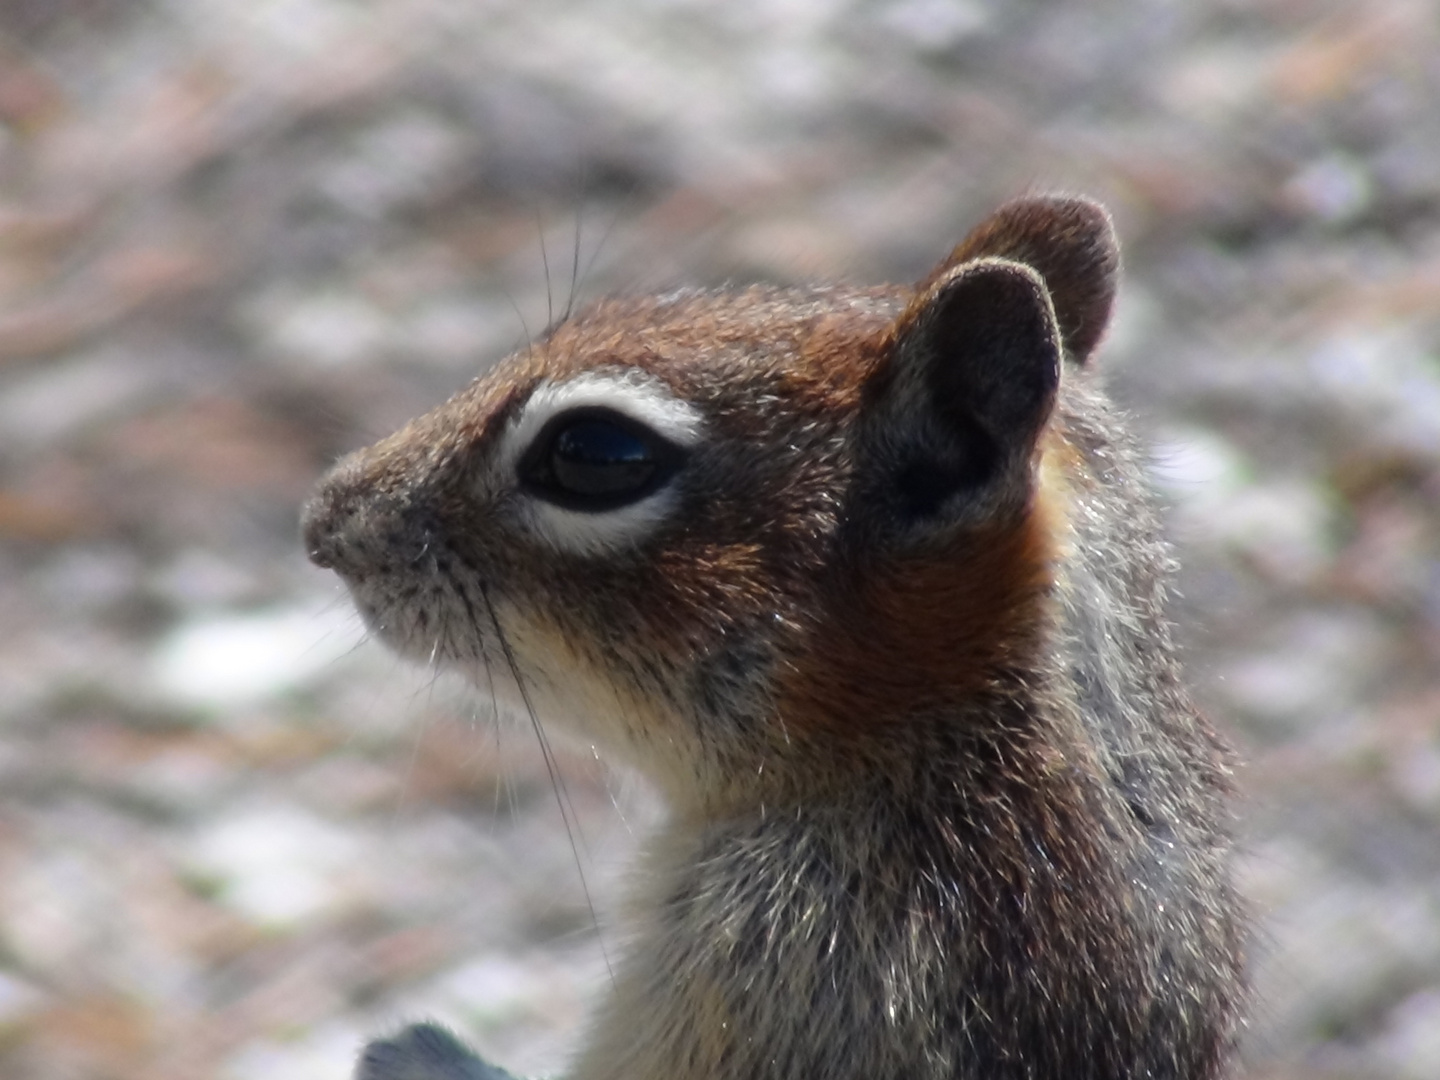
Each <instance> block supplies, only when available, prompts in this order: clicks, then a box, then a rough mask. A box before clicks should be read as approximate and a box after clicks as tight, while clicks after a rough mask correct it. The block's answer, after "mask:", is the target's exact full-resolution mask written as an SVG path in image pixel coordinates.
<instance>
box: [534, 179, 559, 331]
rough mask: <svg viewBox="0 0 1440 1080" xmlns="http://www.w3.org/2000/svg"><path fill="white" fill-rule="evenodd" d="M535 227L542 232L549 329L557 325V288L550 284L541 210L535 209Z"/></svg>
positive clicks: (542, 255) (547, 323)
mask: <svg viewBox="0 0 1440 1080" xmlns="http://www.w3.org/2000/svg"><path fill="white" fill-rule="evenodd" d="M535 228H536V229H537V230H539V233H540V265H542V266H543V267H544V268H545V325H546V329H549V328H551V327H553V326H554V325H555V290H554V287H553V286H552V285H551V284H550V254H549V252H547V251H546V250H545V222H544V219H542V218H541V216H540V210H539V208H538V207H537V208H536V210H535Z"/></svg>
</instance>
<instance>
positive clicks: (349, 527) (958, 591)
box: [304, 198, 1118, 812]
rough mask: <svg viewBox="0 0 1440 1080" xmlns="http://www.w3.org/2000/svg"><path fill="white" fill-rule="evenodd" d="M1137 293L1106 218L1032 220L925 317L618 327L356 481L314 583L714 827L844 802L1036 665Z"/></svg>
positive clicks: (979, 244)
mask: <svg viewBox="0 0 1440 1080" xmlns="http://www.w3.org/2000/svg"><path fill="white" fill-rule="evenodd" d="M1117 266H1118V255H1117V249H1116V244H1115V239H1114V234H1113V231H1112V229H1111V226H1110V222H1109V219H1108V217H1107V216H1106V214H1105V212H1104V211H1103V210H1101V209H1100V208H1099V207H1098V206H1096V205H1095V204H1093V203H1090V202H1086V201H1082V200H1076V199H1064V198H1030V199H1023V200H1020V201H1017V202H1014V203H1011V204H1009V205H1007V206H1005V207H1003V208H1001V209H1000V210H999V211H998V212H997V213H996V214H994V215H993V216H992V217H991V218H989V219H988V220H986V221H985V222H984V223H982V224H981V225H980V226H979V227H978V228H977V229H976V230H974V231H973V232H972V233H971V234H970V235H969V236H968V237H967V238H966V239H965V240H964V241H963V242H962V243H961V244H960V245H959V246H958V247H957V248H955V250H954V251H953V252H952V253H951V255H950V256H949V257H948V258H947V259H946V260H945V261H944V262H942V263H941V265H940V266H939V267H937V268H936V269H935V271H934V272H932V273H931V274H930V275H929V276H928V277H926V278H925V279H924V280H923V281H922V282H920V283H919V285H917V286H916V287H914V288H899V287H896V288H878V289H846V288H822V289H812V290H777V289H762V288H752V289H748V290H744V291H740V292H733V293H703V292H680V293H675V294H671V295H666V296H659V297H650V298H643V299H625V300H609V301H604V302H601V303H599V304H597V305H595V306H593V307H591V308H589V309H588V310H586V311H584V312H583V313H581V314H579V315H577V316H575V317H574V318H572V319H569V320H567V321H566V322H564V323H563V324H561V325H559V326H557V327H555V328H554V329H552V330H551V331H550V332H549V333H548V334H547V335H546V336H545V337H544V338H543V339H541V340H539V341H537V342H535V343H534V344H533V345H531V346H529V347H528V348H526V349H524V350H523V351H521V352H519V353H517V354H516V355H514V356H512V357H511V358H509V359H508V360H506V361H503V362H502V363H501V364H499V365H498V366H496V367H495V368H494V369H492V370H491V371H490V372H488V373H487V374H486V375H484V376H482V377H481V378H480V379H479V380H477V381H476V382H475V383H473V384H472V385H471V386H470V387H468V388H467V389H465V390H463V391H461V392H460V393H459V394H457V395H456V396H455V397H453V398H452V399H451V400H450V401H448V402H446V403H445V404H444V405H442V406H440V407H439V408H437V409H436V410H434V411H433V412H431V413H429V414H427V415H425V416H423V417H421V418H419V419H417V420H415V421H413V422H412V423H410V424H409V425H408V426H407V427H405V428H404V429H403V430H401V431H399V432H397V433H396V434H394V435H392V436H390V437H389V438H387V439H385V440H383V441H381V442H380V443H377V444H376V445H374V446H372V447H370V448H368V449H365V450H361V451H358V452H357V453H354V454H352V455H350V456H349V457H347V458H345V459H344V460H343V461H341V462H340V463H339V464H338V465H337V466H336V467H335V468H334V470H333V471H332V472H331V473H330V475H329V476H328V477H327V478H326V479H325V481H324V482H323V483H322V485H321V487H320V489H319V491H318V492H317V493H316V494H315V496H314V497H313V498H312V500H311V501H310V503H309V505H308V506H307V508H306V511H305V521H304V534H305V541H306V545H307V548H308V551H309V553H310V557H311V558H312V559H313V560H314V561H315V562H316V563H317V564H319V565H321V566H324V567H329V568H331V569H334V570H335V571H336V572H338V573H339V574H340V575H341V576H342V578H344V580H345V581H346V583H347V584H348V586H349V588H350V591H351V593H352V595H353V596H354V598H355V601H356V603H357V606H358V607H359V609H360V611H361V612H362V614H363V615H364V617H365V619H366V621H367V623H368V624H369V626H370V627H371V629H372V630H373V631H374V632H375V633H377V634H378V635H379V636H380V637H381V638H382V639H384V640H385V641H386V642H387V643H389V644H390V645H391V646H392V647H394V648H396V649H397V650H398V651H400V652H402V653H404V654H407V655H410V656H413V657H415V658H417V659H420V660H422V661H430V662H434V663H440V664H443V665H445V666H449V667H454V668H459V669H461V670H462V671H464V672H465V673H466V674H468V675H469V676H470V677H471V678H472V679H474V680H475V681H476V682H478V683H479V684H480V686H481V687H482V688H486V687H491V688H494V689H495V690H496V691H497V693H498V696H499V697H501V698H502V699H509V700H510V701H512V702H515V703H519V704H522V705H523V707H526V708H530V709H533V710H534V711H536V712H537V713H538V714H539V717H540V719H542V720H544V721H546V722H551V721H554V722H557V723H561V724H563V725H564V726H565V727H567V728H569V729H570V730H571V731H572V732H574V733H576V734H578V735H580V737H582V738H584V739H587V740H589V741H591V742H593V743H595V744H597V745H600V746H601V747H602V748H604V749H607V750H609V751H610V752H611V753H614V754H617V755H618V756H619V757H621V758H623V759H627V760H629V761H630V762H631V763H633V764H635V765H637V766H639V767H640V768H641V769H642V771H644V772H646V773H648V774H649V775H650V776H651V778H652V779H654V780H655V781H656V782H657V783H658V784H659V786H660V787H661V788H662V790H664V791H665V792H666V793H667V794H668V795H669V796H670V797H671V799H672V801H674V802H675V803H676V804H678V805H679V806H680V807H681V808H682V809H683V808H687V807H688V808H692V809H696V810H698V811H700V812H705V811H706V810H707V809H708V810H710V811H718V810H719V809H720V808H723V807H724V806H726V805H733V804H734V803H735V802H736V801H741V802H744V801H747V800H757V799H758V800H761V801H764V800H783V799H785V798H787V797H790V796H792V795H793V794H795V792H796V791H797V790H798V786H803V785H804V784H810V783H818V782H821V779H819V778H829V779H830V780H831V781H833V782H834V783H836V784H838V785H841V786H842V787H843V785H845V784H846V783H847V782H848V781H847V780H846V775H847V770H848V769H849V768H850V767H851V766H852V765H854V766H856V767H860V765H861V764H862V763H873V762H874V761H876V760H880V759H882V758H884V757H885V756H886V755H887V754H891V753H900V752H902V750H901V749H899V748H900V747H903V745H904V740H900V739H896V738H895V737H894V736H895V732H896V730H897V725H905V724H910V723H914V722H915V721H916V719H917V718H920V719H921V720H924V719H927V718H928V719H932V720H939V719H942V718H943V717H945V716H946V715H954V713H955V711H956V710H957V709H963V708H964V706H965V704H966V702H967V701H968V700H971V699H973V698H975V697H976V696H978V695H983V694H985V693H987V692H991V691H992V690H993V688H994V687H995V686H996V685H997V683H998V682H1000V681H1003V678H1004V677H1005V673H1006V672H1007V671H1011V670H1013V669H1016V668H1017V667H1023V664H1024V661H1025V656H1026V652H1027V650H1029V649H1033V648H1035V647H1037V635H1039V634H1041V633H1043V623H1044V610H1045V604H1046V597H1047V594H1048V593H1049V592H1050V590H1051V587H1052V585H1053V582H1054V580H1055V565H1056V561H1057V560H1058V559H1060V558H1062V557H1063V545H1064V539H1063V532H1064V526H1063V516H1064V512H1063V507H1058V505H1056V504H1058V503H1059V502H1060V500H1059V499H1058V497H1053V496H1051V495H1049V494H1047V492H1046V488H1047V485H1051V484H1061V483H1062V481H1061V480H1059V479H1053V478H1052V477H1051V474H1052V473H1054V474H1056V476H1058V475H1059V474H1060V473H1061V472H1063V469H1062V468H1060V467H1059V466H1057V465H1055V464H1054V463H1052V462H1051V461H1050V460H1049V459H1052V458H1054V459H1063V458H1064V456H1065V445H1064V433H1063V431H1062V430H1060V429H1061V428H1062V427H1063V424H1061V423H1060V422H1059V421H1058V420H1057V418H1056V403H1057V395H1059V394H1060V393H1061V381H1062V368H1063V367H1065V366H1067V365H1066V363H1065V361H1066V360H1067V358H1068V361H1069V365H1070V366H1072V367H1073V366H1078V365H1081V364H1083V363H1084V362H1085V361H1086V360H1087V359H1088V357H1089V355H1090V353H1091V352H1092V351H1093V349H1094V348H1095V346H1096V344H1097V343H1098V341H1099V339H1100V337H1101V335H1102V333H1103V331H1104V328H1105V325H1106V322H1107V320H1108V317H1109V311H1110V306H1111V303H1112V300H1113V296H1114V290H1115V279H1116V272H1117ZM802 778H803V779H802Z"/></svg>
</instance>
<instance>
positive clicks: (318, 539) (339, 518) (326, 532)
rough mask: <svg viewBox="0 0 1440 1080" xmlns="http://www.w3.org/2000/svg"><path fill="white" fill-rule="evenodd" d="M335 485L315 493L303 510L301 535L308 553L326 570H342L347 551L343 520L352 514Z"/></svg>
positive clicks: (327, 485)
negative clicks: (342, 559) (343, 539)
mask: <svg viewBox="0 0 1440 1080" xmlns="http://www.w3.org/2000/svg"><path fill="white" fill-rule="evenodd" d="M338 494H339V493H338V492H337V491H336V490H335V486H334V485H333V484H330V483H327V484H326V485H325V487H324V488H322V489H321V490H320V491H318V492H316V493H315V494H314V495H312V496H311V497H310V499H309V501H308V502H306V504H305V508H304V509H303V510H302V511H301V512H300V536H301V539H302V540H303V541H304V544H305V554H306V555H307V556H309V558H310V561H311V562H312V563H314V564H315V565H316V566H318V567H320V568H321V569H322V570H338V569H339V568H340V561H341V557H342V552H343V544H342V542H341V539H340V537H341V534H342V533H343V532H344V528H343V525H342V522H343V520H344V519H345V518H347V517H349V516H350V511H349V510H348V509H347V507H346V506H345V503H344V500H343V499H342V498H339V497H338Z"/></svg>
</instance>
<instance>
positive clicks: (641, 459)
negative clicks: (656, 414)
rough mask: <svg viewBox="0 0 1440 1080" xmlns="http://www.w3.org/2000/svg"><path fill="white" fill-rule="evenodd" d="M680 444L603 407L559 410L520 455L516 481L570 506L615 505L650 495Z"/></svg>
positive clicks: (668, 471)
mask: <svg viewBox="0 0 1440 1080" xmlns="http://www.w3.org/2000/svg"><path fill="white" fill-rule="evenodd" d="M679 453H680V452H679V450H678V448H677V447H675V446H673V445H672V444H671V443H669V442H668V441H666V440H665V439H662V438H661V437H660V436H658V435H656V434H655V433H654V432H653V431H651V430H649V429H648V428H646V427H644V426H643V425H641V424H638V423H636V422H635V421H633V420H631V419H629V418H628V417H624V416H621V415H620V414H618V413H614V412H611V411H609V410H602V409H585V410H574V411H572V412H568V413H563V414H561V415H560V416H557V417H555V418H554V419H552V420H551V421H550V422H549V423H548V424H546V425H545V427H544V429H543V430H542V431H541V432H540V435H539V436H538V437H537V438H536V439H535V441H534V442H533V443H531V445H530V448H529V450H527V451H526V452H525V454H524V456H523V457H522V458H521V459H520V464H519V475H520V480H521V482H522V483H523V484H524V485H525V486H526V487H527V488H529V489H530V491H531V492H532V493H533V494H535V495H538V496H540V497H541V498H544V499H547V500H549V501H550V502H553V503H555V504H556V505H558V506H562V507H564V508H566V509H569V510H588V511H591V512H598V511H603V510H614V509H617V508H619V507H621V506H624V505H626V504H627V503H631V502H635V501H637V500H638V499H641V498H644V497H645V496H646V495H649V494H650V493H651V492H653V491H654V490H655V489H656V488H658V487H659V486H660V485H661V484H662V483H663V482H664V481H665V480H666V479H668V478H669V476H670V475H671V473H672V472H673V471H674V466H675V465H676V464H677V463H678V458H679Z"/></svg>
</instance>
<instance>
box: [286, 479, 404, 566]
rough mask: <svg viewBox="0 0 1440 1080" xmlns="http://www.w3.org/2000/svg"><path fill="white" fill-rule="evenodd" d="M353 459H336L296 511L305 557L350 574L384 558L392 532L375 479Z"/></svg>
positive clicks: (392, 516)
mask: <svg viewBox="0 0 1440 1080" xmlns="http://www.w3.org/2000/svg"><path fill="white" fill-rule="evenodd" d="M363 465H364V462H363V461H360V460H357V459H356V458H350V459H347V460H345V461H341V462H340V463H339V464H338V465H336V466H335V468H333V469H332V470H331V471H330V473H329V475H327V476H326V477H325V478H324V480H322V481H321V484H320V488H319V490H318V491H316V492H315V494H314V495H312V496H311V497H310V501H309V502H307V503H306V504H305V508H304V509H303V510H302V511H301V513H300V536H301V538H302V540H303V541H304V544H305V553H306V554H307V555H308V556H309V557H310V561H311V562H312V563H314V564H315V565H316V566H318V567H320V568H322V569H325V570H334V571H336V572H337V573H339V574H343V575H346V576H355V575H359V574H363V573H365V571H366V570H367V569H369V568H373V566H374V565H375V563H376V560H377V559H379V560H383V559H385V558H386V553H385V550H384V549H385V547H386V544H387V538H388V537H393V536H394V534H395V533H396V528H395V524H396V517H397V511H396V508H395V507H394V506H392V505H390V504H391V500H390V499H388V498H386V497H384V496H381V495H377V493H376V488H377V483H376V479H375V477H373V476H372V475H370V470H367V469H365V468H364V467H363Z"/></svg>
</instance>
